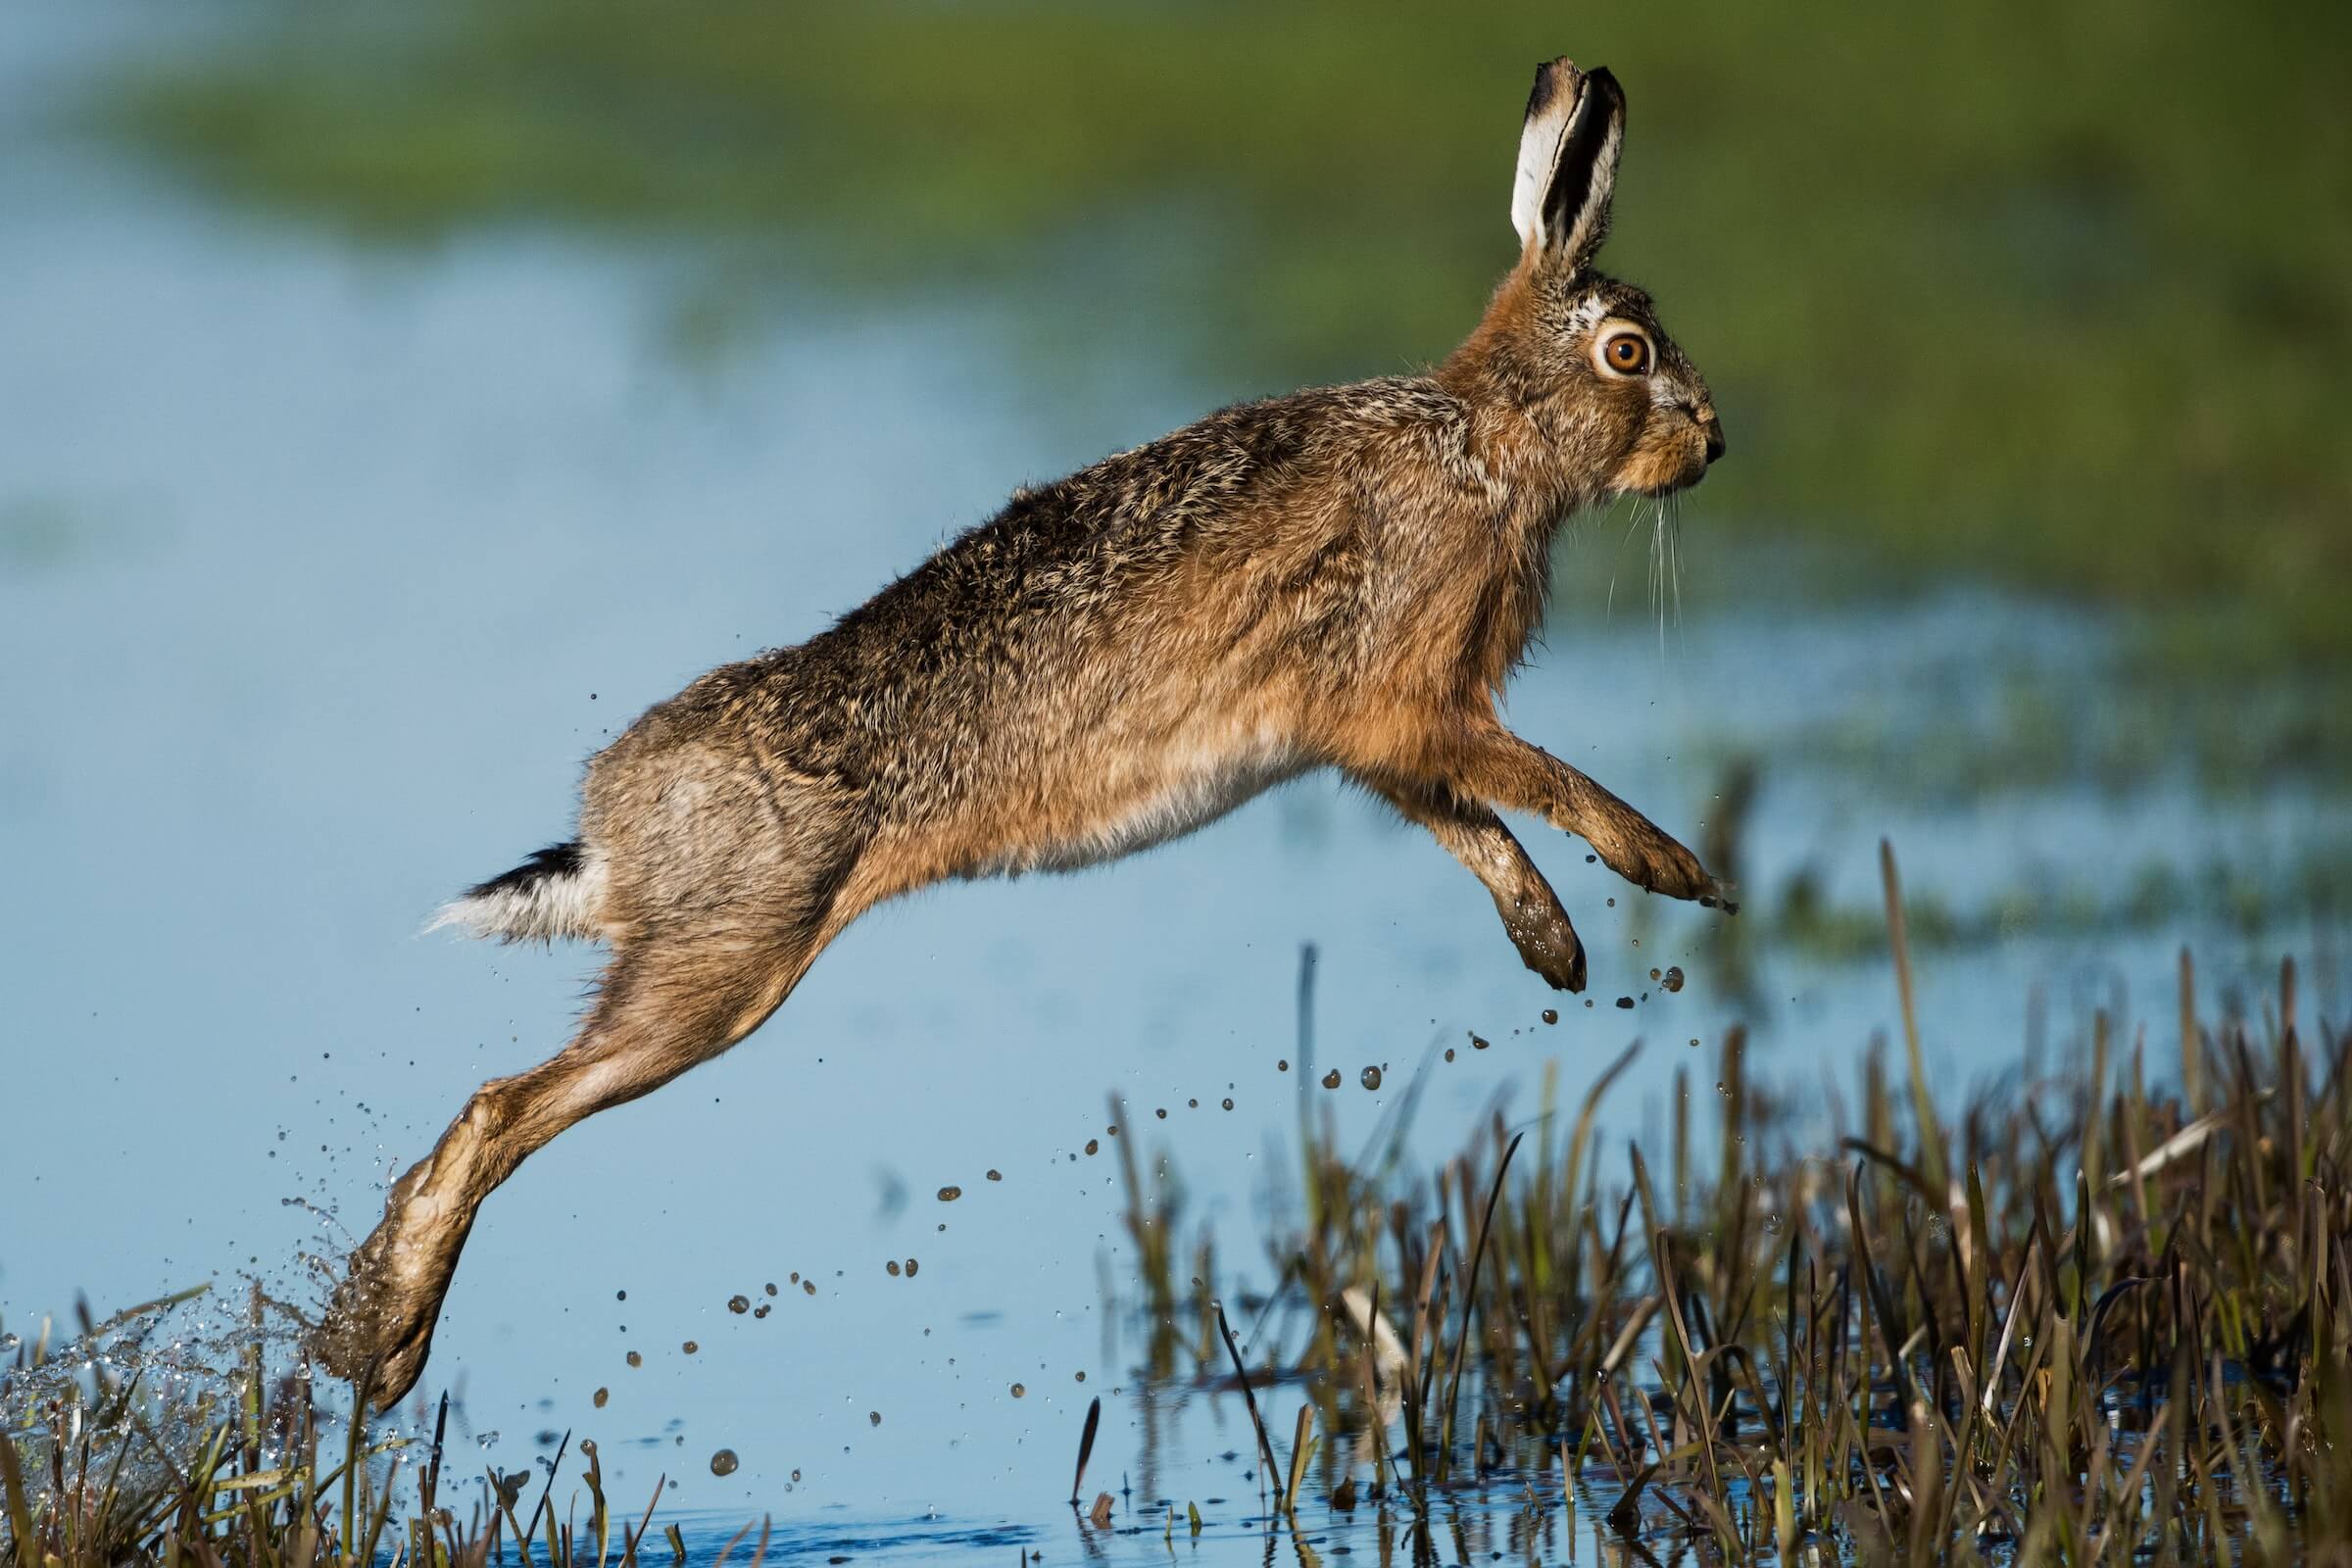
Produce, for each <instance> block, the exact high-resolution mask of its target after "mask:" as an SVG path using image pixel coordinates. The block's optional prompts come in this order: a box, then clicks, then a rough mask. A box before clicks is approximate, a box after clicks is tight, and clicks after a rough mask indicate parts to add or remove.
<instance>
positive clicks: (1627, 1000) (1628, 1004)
mask: <svg viewBox="0 0 2352 1568" xmlns="http://www.w3.org/2000/svg"><path fill="white" fill-rule="evenodd" d="M1617 1005H1619V1006H1620V1007H1624V1008H1626V1009H1627V1010H1628V1011H1631V1010H1632V1008H1633V1005H1634V999H1633V998H1631V997H1619V998H1618V999H1617Z"/></svg>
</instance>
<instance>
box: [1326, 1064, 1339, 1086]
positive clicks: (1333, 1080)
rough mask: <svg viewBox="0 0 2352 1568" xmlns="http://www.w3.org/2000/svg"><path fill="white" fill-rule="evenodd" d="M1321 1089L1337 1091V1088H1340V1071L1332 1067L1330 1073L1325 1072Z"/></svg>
mask: <svg viewBox="0 0 2352 1568" xmlns="http://www.w3.org/2000/svg"><path fill="white" fill-rule="evenodd" d="M1323 1087H1324V1088H1326V1089H1337V1088H1339V1087H1340V1069H1339V1068H1337V1067H1334V1068H1332V1069H1331V1071H1329V1072H1327V1073H1325V1074H1324V1075H1323Z"/></svg>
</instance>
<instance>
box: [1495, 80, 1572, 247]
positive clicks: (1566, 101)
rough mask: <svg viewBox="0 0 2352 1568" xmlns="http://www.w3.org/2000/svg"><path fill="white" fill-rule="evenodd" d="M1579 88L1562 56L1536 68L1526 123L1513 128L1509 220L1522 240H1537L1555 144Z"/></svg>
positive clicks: (1563, 136) (1564, 139) (1555, 163)
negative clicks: (1515, 160) (1514, 165)
mask: <svg viewBox="0 0 2352 1568" xmlns="http://www.w3.org/2000/svg"><path fill="white" fill-rule="evenodd" d="M1584 92H1585V82H1584V76H1583V74H1582V73H1579V72H1578V71H1577V69H1576V67H1575V66H1574V65H1572V64H1570V63H1569V61H1568V59H1567V57H1566V56H1564V55H1563V56H1562V57H1561V58H1559V59H1557V60H1553V61H1549V62H1547V63H1545V64H1544V65H1541V66H1538V67H1537V68H1536V85H1535V89H1534V90H1533V91H1532V92H1530V93H1529V94H1528V97H1527V123H1526V124H1524V125H1522V126H1521V127H1520V130H1519V169H1518V172H1517V173H1516V175H1515V176H1514V177H1513V178H1512V180H1511V226H1512V227H1513V228H1515V229H1517V230H1518V231H1519V243H1520V244H1521V245H1523V246H1524V245H1534V244H1538V243H1540V236H1541V235H1542V233H1543V229H1544V197H1545V196H1546V195H1547V194H1549V192H1550V190H1551V181H1552V176H1553V175H1554V174H1556V173H1558V172H1559V168H1560V149H1561V148H1563V147H1565V146H1566V145H1567V144H1568V126H1569V123H1570V122H1572V121H1573V120H1575V118H1576V107H1577V105H1578V104H1579V103H1580V102H1581V101H1582V100H1583V98H1584Z"/></svg>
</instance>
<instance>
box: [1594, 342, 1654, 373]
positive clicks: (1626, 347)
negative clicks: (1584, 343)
mask: <svg viewBox="0 0 2352 1568" xmlns="http://www.w3.org/2000/svg"><path fill="white" fill-rule="evenodd" d="M1600 354H1601V358H1602V359H1603V360H1605V361H1607V362H1608V367H1609V368H1610V369H1612V370H1618V371H1621V372H1623V373H1624V374H1627V375H1639V374H1641V373H1642V371H1643V370H1646V369H1648V368H1649V342H1648V340H1647V339H1646V338H1644V337H1642V334H1641V333H1639V332H1620V333H1618V334H1617V335H1616V336H1615V337H1613V338H1610V339H1609V340H1608V342H1606V343H1604V344H1602V345H1601V348H1600Z"/></svg>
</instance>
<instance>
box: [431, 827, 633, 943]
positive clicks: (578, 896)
mask: <svg viewBox="0 0 2352 1568" xmlns="http://www.w3.org/2000/svg"><path fill="white" fill-rule="evenodd" d="M604 897H605V863H604V860H603V858H601V857H599V856H595V855H591V854H590V853H589V852H588V850H587V848H586V846H584V845H581V844H579V843H577V842H574V843H570V844H556V845H551V846H549V847H548V848H546V849H544V850H539V851H536V852H534V853H533V854H532V856H531V858H529V859H527V860H525V861H523V862H522V864H520V865H518V866H516V867H515V869H514V870H512V871H504V872H501V873H500V874H499V875H497V876H494V877H492V878H491V879H490V880H489V881H487V882H483V883H480V884H478V885H476V886H474V887H471V888H468V889H466V896H465V897H464V898H462V899H458V900H455V901H454V902H452V903H449V904H445V905H443V906H442V907H441V908H440V911H439V912H438V913H436V914H435V915H434V916H433V920H432V923H431V924H430V925H428V926H426V927H425V929H426V930H427V931H438V930H440V929H441V928H442V927H443V926H445V925H454V926H457V927H460V928H461V929H463V930H464V931H465V932H466V935H468V936H476V937H496V938H498V939H499V940H500V941H502V942H553V941H555V940H556V939H557V938H558V937H579V938H583V939H588V940H593V939H594V938H596V937H597V936H599V935H601V934H602V928H601V927H602V922H601V920H600V916H601V914H602V912H603V905H604Z"/></svg>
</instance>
